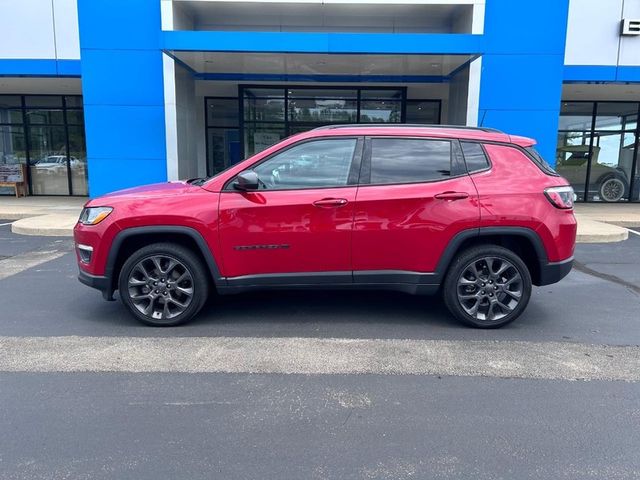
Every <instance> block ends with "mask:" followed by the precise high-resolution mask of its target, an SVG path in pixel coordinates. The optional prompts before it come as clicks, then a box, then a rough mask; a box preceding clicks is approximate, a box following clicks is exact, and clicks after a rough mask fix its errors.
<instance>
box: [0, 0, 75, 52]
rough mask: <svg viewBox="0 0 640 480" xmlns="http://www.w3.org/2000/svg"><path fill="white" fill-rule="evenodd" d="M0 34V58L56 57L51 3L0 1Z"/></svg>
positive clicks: (23, 0)
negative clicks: (0, 36)
mask: <svg viewBox="0 0 640 480" xmlns="http://www.w3.org/2000/svg"><path fill="white" fill-rule="evenodd" d="M76 29H77V27H76ZM0 32H2V41H1V42H0V58H10V59H18V58H29V59H47V58H55V57H56V50H55V42H54V29H53V10H52V4H51V0H20V1H1V2H0Z"/></svg>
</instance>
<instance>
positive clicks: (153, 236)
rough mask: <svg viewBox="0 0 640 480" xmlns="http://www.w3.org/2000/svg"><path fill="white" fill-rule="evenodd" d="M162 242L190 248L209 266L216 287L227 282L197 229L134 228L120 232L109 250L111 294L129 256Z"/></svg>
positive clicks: (106, 273)
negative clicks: (140, 249) (138, 250)
mask: <svg viewBox="0 0 640 480" xmlns="http://www.w3.org/2000/svg"><path fill="white" fill-rule="evenodd" d="M158 242H169V243H177V244H179V245H183V246H185V247H187V248H190V249H191V250H193V251H194V253H196V254H197V255H198V256H199V257H200V258H201V259H202V260H203V261H204V263H205V264H206V265H207V271H208V272H209V275H210V280H211V281H212V282H213V285H214V286H216V287H218V286H219V285H221V284H222V283H223V282H224V279H223V278H222V276H221V274H220V269H219V268H218V264H217V262H216V260H215V258H214V257H213V254H212V253H211V250H210V249H209V246H208V245H207V242H206V241H205V239H204V238H203V237H202V235H201V234H200V232H198V231H197V230H196V229H194V228H191V227H183V226H171V225H158V226H148V227H131V228H126V229H124V230H121V231H120V232H118V234H117V235H116V236H115V238H114V240H113V243H112V244H111V249H110V250H109V255H108V257H107V264H106V267H105V276H106V277H107V278H109V279H110V283H111V293H112V292H114V291H115V290H116V289H117V285H118V277H119V275H120V269H121V268H122V265H123V264H124V262H125V261H126V259H127V258H128V256H129V255H130V254H131V253H133V251H135V250H137V249H139V248H142V247H144V246H146V245H150V244H152V243H158Z"/></svg>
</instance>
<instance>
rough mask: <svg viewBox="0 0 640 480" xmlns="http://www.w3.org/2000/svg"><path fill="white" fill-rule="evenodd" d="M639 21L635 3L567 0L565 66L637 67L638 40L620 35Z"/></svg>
mask: <svg viewBox="0 0 640 480" xmlns="http://www.w3.org/2000/svg"><path fill="white" fill-rule="evenodd" d="M624 18H640V1H639V0H606V2H605V1H603V0H570V2H569V20H568V25H567V46H566V50H565V62H564V63H565V65H609V66H615V65H640V36H636V37H625V36H622V35H621V34H620V31H621V24H622V20H623V19H624Z"/></svg>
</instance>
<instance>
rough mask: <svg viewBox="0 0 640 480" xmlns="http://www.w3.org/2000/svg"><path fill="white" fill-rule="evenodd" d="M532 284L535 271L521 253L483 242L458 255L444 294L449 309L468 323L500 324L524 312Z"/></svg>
mask: <svg viewBox="0 0 640 480" xmlns="http://www.w3.org/2000/svg"><path fill="white" fill-rule="evenodd" d="M490 264H491V271H492V274H491V275H489V274H488V267H489V265H490ZM476 273H477V274H478V275H477V276H476V275H475V274H476ZM531 288H532V287H531V274H530V273H529V269H528V268H527V266H526V265H525V264H524V262H523V261H522V260H521V259H520V257H519V256H518V255H516V254H515V253H514V252H512V251H511V250H508V249H506V248H503V247H499V246H495V245H483V246H478V247H472V248H470V249H468V250H465V251H463V252H462V253H460V254H458V255H457V256H456V257H455V258H454V260H453V262H452V264H451V266H450V267H449V271H448V272H447V276H446V277H445V281H444V285H443V291H442V294H443V298H444V302H445V304H446V306H447V308H448V309H449V311H450V312H451V313H452V314H453V316H454V317H456V318H457V319H458V320H460V321H461V322H463V323H464V324H466V325H470V326H472V327H476V328H499V327H502V326H504V325H506V324H508V323H510V322H513V321H514V320H515V319H516V318H518V317H519V316H520V315H521V314H522V312H523V311H524V310H525V308H526V307H527V304H528V303H529V298H531ZM492 305H493V306H492ZM474 312H475V314H474Z"/></svg>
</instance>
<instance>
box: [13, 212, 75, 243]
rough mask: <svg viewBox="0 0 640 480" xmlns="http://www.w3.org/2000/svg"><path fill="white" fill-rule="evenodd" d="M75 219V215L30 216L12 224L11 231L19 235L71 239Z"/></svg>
mask: <svg viewBox="0 0 640 480" xmlns="http://www.w3.org/2000/svg"><path fill="white" fill-rule="evenodd" d="M77 219H78V217H77V216H76V215H68V214H66V215H65V214H62V213H50V214H47V215H38V216H35V217H33V216H32V217H28V218H22V219H20V220H16V221H15V222H13V223H12V224H11V231H12V232H13V233H16V234H19V235H34V236H43V237H72V236H73V227H74V226H75V224H76V222H77Z"/></svg>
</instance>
